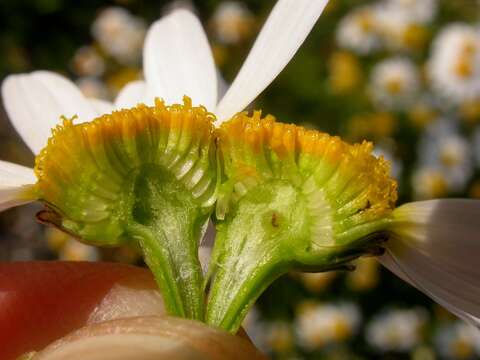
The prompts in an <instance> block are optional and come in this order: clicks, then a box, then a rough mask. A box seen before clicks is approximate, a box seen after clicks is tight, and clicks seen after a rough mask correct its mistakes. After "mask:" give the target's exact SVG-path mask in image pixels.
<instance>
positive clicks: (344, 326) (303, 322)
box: [294, 302, 361, 351]
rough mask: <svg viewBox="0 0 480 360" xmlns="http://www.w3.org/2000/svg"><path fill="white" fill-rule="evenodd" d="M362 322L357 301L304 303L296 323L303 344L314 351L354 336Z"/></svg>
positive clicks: (298, 336) (300, 341) (297, 332)
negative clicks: (351, 302) (352, 302)
mask: <svg viewBox="0 0 480 360" xmlns="http://www.w3.org/2000/svg"><path fill="white" fill-rule="evenodd" d="M360 321H361V314H360V311H359V309H358V307H357V306H356V305H354V304H350V303H345V302H344V303H338V304H328V303H326V304H322V303H318V304H316V303H307V304H301V305H300V307H299V311H298V314H297V317H296V319H295V325H294V326H295V332H296V335H297V338H298V341H299V343H300V345H301V346H302V347H303V348H304V349H306V350H308V351H314V350H317V349H320V348H322V347H324V346H326V345H329V344H332V343H339V342H343V341H346V340H348V339H350V338H351V337H352V336H353V335H354V334H355V333H356V332H357V330H358V327H359V325H360Z"/></svg>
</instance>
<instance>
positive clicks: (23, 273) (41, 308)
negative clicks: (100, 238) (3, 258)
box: [0, 262, 163, 360]
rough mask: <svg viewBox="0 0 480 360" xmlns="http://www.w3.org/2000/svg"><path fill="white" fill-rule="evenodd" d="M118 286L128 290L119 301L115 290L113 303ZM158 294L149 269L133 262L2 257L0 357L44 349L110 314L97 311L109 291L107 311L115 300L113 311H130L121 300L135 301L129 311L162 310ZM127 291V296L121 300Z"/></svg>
mask: <svg viewBox="0 0 480 360" xmlns="http://www.w3.org/2000/svg"><path fill="white" fill-rule="evenodd" d="M118 287H121V288H122V289H126V293H127V295H124V294H125V291H123V292H122V294H123V295H122V297H123V298H122V301H116V300H115V296H113V299H114V300H113V303H112V300H111V298H112V293H114V292H115V289H118ZM137 294H141V295H137ZM146 294H147V296H146ZM152 294H153V295H152ZM109 295H110V297H108V296H109ZM157 295H158V294H157V293H156V284H155V281H154V279H153V277H152V275H151V273H150V272H149V271H148V270H146V269H142V268H137V267H133V266H128V265H121V264H110V263H87V262H76V263H73V262H16V263H0V359H4V360H10V359H12V360H13V359H15V358H16V357H18V356H20V355H21V354H23V353H25V352H28V351H31V350H39V349H42V348H43V347H45V346H46V345H47V344H49V343H50V342H52V341H53V340H55V339H58V338H60V337H62V336H64V335H66V334H67V333H69V332H71V331H73V330H75V329H78V328H80V327H82V326H84V325H86V324H89V323H92V322H96V321H97V320H96V319H101V320H105V319H108V318H114V317H115V314H113V315H112V314H106V315H105V316H103V315H102V314H101V313H102V311H103V312H105V310H103V309H102V306H101V304H102V301H104V300H105V299H106V298H107V297H108V299H109V300H108V309H109V310H108V311H109V312H111V309H112V306H113V308H117V309H119V311H117V313H121V315H122V316H128V315H129V312H131V311H132V309H131V308H130V307H128V306H126V309H125V303H128V302H129V301H134V303H135V304H136V306H135V307H134V308H135V310H134V311H135V312H134V313H133V314H132V315H133V316H138V315H155V314H156V315H161V314H163V306H162V303H161V300H158V301H157V300H154V301H153V304H152V298H154V299H159V296H157ZM125 297H127V298H130V299H127V301H125V300H126V299H125ZM143 299H147V300H143ZM115 302H116V303H115ZM142 303H147V304H146V305H145V306H143V305H142ZM122 308H124V309H122ZM142 311H143V312H142ZM93 314H95V316H93V317H92V315H93Z"/></svg>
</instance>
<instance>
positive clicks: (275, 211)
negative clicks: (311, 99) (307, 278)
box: [207, 112, 397, 331]
mask: <svg viewBox="0 0 480 360" xmlns="http://www.w3.org/2000/svg"><path fill="white" fill-rule="evenodd" d="M218 144H219V148H220V153H221V159H222V161H223V169H224V180H223V183H222V185H221V188H220V192H219V199H218V202H217V218H218V219H219V220H221V221H220V222H219V224H218V226H217V230H218V234H217V239H216V244H215V247H214V252H213V255H212V262H211V264H210V266H211V268H210V272H211V274H212V275H213V276H214V278H213V283H212V287H211V293H210V298H209V305H208V306H209V308H208V310H207V321H209V322H210V323H211V324H214V325H217V326H221V327H223V328H226V329H228V330H231V331H232V330H233V331H235V330H236V329H237V327H238V326H239V324H240V320H241V318H242V316H243V314H245V312H246V311H247V309H248V307H249V306H250V304H251V302H252V301H254V300H255V299H256V297H257V296H258V295H260V293H261V291H263V289H264V288H265V287H266V286H267V285H268V284H269V283H270V282H271V281H273V280H274V279H275V278H276V277H278V276H280V275H281V274H283V273H284V272H286V271H288V270H290V269H291V268H297V269H307V270H316V271H327V270H332V269H335V268H339V267H341V266H343V265H345V264H346V263H347V262H348V261H350V260H352V259H354V258H356V257H358V256H360V255H363V254H367V253H373V254H376V253H377V252H378V251H379V248H380V246H381V243H382V241H383V240H384V235H383V234H382V232H384V231H385V230H386V229H387V226H388V224H389V222H390V216H391V214H392V210H393V208H394V204H395V201H396V199H397V193H396V182H395V181H394V180H393V179H391V178H390V176H389V164H388V163H387V162H386V161H385V160H384V159H383V158H375V157H374V156H372V155H371V152H372V148H373V147H372V144H371V143H368V142H363V143H362V144H354V145H350V144H347V143H345V142H344V141H342V140H341V139H340V138H338V137H334V136H330V135H328V134H324V133H320V132H318V131H314V130H306V129H304V128H301V127H298V126H295V125H288V124H282V123H277V122H276V121H275V119H274V118H273V117H272V116H267V117H265V118H263V119H262V118H261V115H260V113H259V112H256V113H255V114H254V115H253V116H252V117H249V116H247V115H246V114H244V113H241V114H238V115H236V116H235V117H234V118H233V119H232V120H230V121H228V122H226V123H224V124H222V126H221V128H220V129H219V141H218Z"/></svg>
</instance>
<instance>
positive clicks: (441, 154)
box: [417, 119, 473, 193]
mask: <svg viewBox="0 0 480 360" xmlns="http://www.w3.org/2000/svg"><path fill="white" fill-rule="evenodd" d="M417 152H418V154H419V164H418V165H419V167H421V168H428V169H432V170H436V171H437V172H438V173H440V174H441V177H442V178H443V179H444V181H445V185H446V186H445V191H446V192H448V193H455V192H461V191H462V190H464V188H465V186H466V185H467V183H468V181H469V180H470V179H471V177H472V175H473V174H472V169H473V159H472V157H473V156H472V153H471V150H470V143H469V141H468V140H467V139H466V138H465V137H463V136H462V135H461V134H460V133H459V131H458V125H457V124H456V123H455V122H454V121H452V120H449V119H438V120H437V121H435V122H433V123H432V124H430V125H428V126H427V128H426V129H425V133H424V135H423V136H422V137H421V139H420V141H419V144H418V151H417Z"/></svg>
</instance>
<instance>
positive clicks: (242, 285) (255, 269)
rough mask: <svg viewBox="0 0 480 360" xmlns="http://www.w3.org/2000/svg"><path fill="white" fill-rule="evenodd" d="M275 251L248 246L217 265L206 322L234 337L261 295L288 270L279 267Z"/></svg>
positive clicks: (284, 266)
mask: <svg viewBox="0 0 480 360" xmlns="http://www.w3.org/2000/svg"><path fill="white" fill-rule="evenodd" d="M274 252H275V251H269V249H267V248H266V247H263V248H258V249H251V248H249V247H248V246H246V247H244V248H242V249H241V251H240V252H238V253H236V255H237V256H236V257H227V258H225V259H224V262H222V263H221V264H217V266H218V268H217V271H216V273H215V278H214V283H213V284H214V285H213V287H212V289H211V291H210V294H209V300H208V305H207V315H206V322H207V324H209V325H212V326H216V327H219V328H222V329H224V330H226V331H229V332H231V333H236V332H237V330H238V329H239V328H240V326H241V323H242V320H243V319H244V317H245V316H246V314H247V313H248V310H249V309H250V307H251V306H252V305H253V303H254V302H255V301H256V300H257V299H258V297H259V296H260V295H261V294H262V293H263V291H264V290H265V289H266V288H267V287H268V286H269V285H270V284H271V283H272V282H273V281H274V280H275V279H277V278H278V277H279V276H280V275H282V274H284V273H285V272H286V270H287V268H288V266H287V265H286V264H282V263H279V262H278V261H276V259H278V256H277V254H274Z"/></svg>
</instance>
